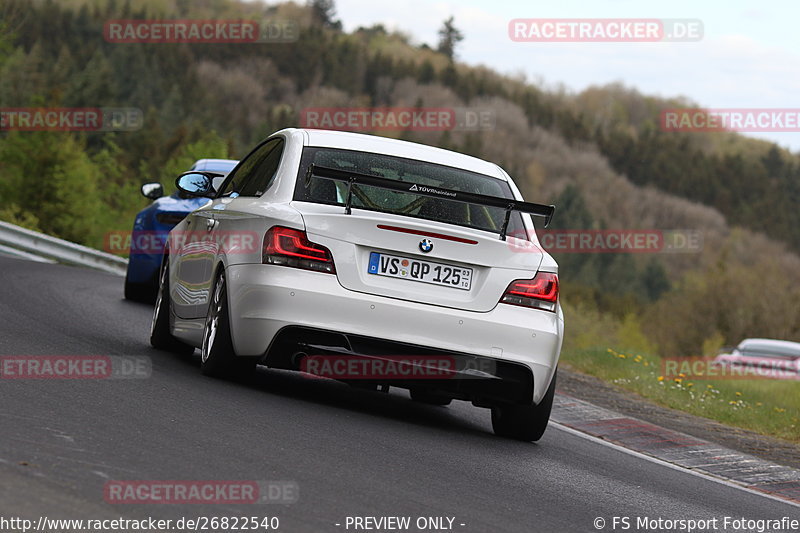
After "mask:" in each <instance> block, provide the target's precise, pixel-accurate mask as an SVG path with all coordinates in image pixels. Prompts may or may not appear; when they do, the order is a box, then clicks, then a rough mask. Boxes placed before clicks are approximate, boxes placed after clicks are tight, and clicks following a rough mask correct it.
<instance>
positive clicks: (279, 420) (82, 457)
mask: <svg viewBox="0 0 800 533" xmlns="http://www.w3.org/2000/svg"><path fill="white" fill-rule="evenodd" d="M0 287H1V288H0V355H6V356H9V355H12V356H16V355H37V356H39V355H112V356H132V355H135V356H148V357H150V358H151V361H152V376H151V377H150V378H147V379H131V380H53V379H49V380H48V379H41V380H30V379H16V380H14V379H0V515H2V516H5V517H8V516H25V517H32V518H34V519H35V518H37V517H39V516H41V515H44V516H47V517H49V518H83V519H89V518H92V519H95V518H107V517H119V516H123V517H147V516H153V517H156V518H176V517H181V516H191V517H197V516H236V515H246V516H257V517H264V516H276V517H278V518H279V520H280V528H279V531H284V532H305V531H322V532H324V531H354V529H353V527H352V526H350V528H349V529H346V526H345V525H346V519H347V517H348V516H351V517H353V516H359V517H365V516H374V517H380V516H409V517H411V519H412V522H411V523H412V525H413V524H414V523H415V520H416V519H417V518H418V517H450V518H454V522H453V526H452V527H453V530H455V531H464V532H494V531H547V532H562V531H563V532H571V531H581V532H585V531H594V530H595V527H594V520H595V519H596V518H597V517H603V518H604V519H605V520H606V525H605V528H604V530H606V531H611V530H612V523H611V520H612V517H613V516H615V515H616V516H628V517H631V519H632V520H634V521H635V519H636V517H650V518H658V517H662V518H669V519H688V518H696V519H710V518H714V517H717V518H718V519H720V520H721V519H722V518H723V517H725V516H732V517H737V518H739V517H743V516H744V517H747V518H753V519H758V518H766V519H778V518H780V517H783V516H789V517H793V518H798V517H800V509H798V507H797V506H793V505H790V504H788V503H782V502H779V501H776V500H774V499H770V498H767V497H764V496H760V495H758V494H753V493H750V492H746V491H743V490H739V489H737V488H735V487H731V486H729V485H725V484H721V483H717V482H714V481H711V480H708V479H705V478H702V477H698V476H695V475H691V474H688V473H686V472H683V471H681V470H677V469H674V468H670V467H667V466H664V465H662V464H659V463H656V462H653V461H646V460H643V459H641V458H638V457H635V456H632V455H629V454H626V453H623V452H621V451H619V450H617V449H614V448H612V447H609V446H603V445H600V444H598V443H595V442H593V441H591V440H588V439H585V438H582V437H580V436H577V435H575V434H572V433H568V432H566V431H564V430H561V429H559V428H558V427H553V426H551V427H550V428H549V429H548V432H547V433H546V435H545V437H544V438H543V439H542V440H541V441H540V442H539V443H536V444H526V443H521V442H515V441H510V440H504V439H500V438H497V437H495V436H494V435H493V434H492V431H491V422H490V417H489V412H488V411H487V410H483V409H477V408H474V407H472V406H471V405H468V404H466V403H464V402H454V403H453V404H452V405H451V406H450V407H446V408H442V407H432V406H427V405H420V404H417V403H415V402H412V401H410V400H409V398H408V395H407V393H406V392H405V391H400V390H398V391H397V392H395V391H394V390H393V391H392V392H390V393H389V394H380V393H372V392H367V391H361V390H358V389H354V388H351V387H348V386H346V385H343V384H340V383H337V382H330V381H326V380H317V379H309V378H306V377H303V376H301V375H297V374H292V373H285V372H275V371H269V370H267V369H264V368H260V369H259V371H258V373H257V374H256V375H255V376H254V377H253V379H252V380H249V381H247V382H228V381H220V380H215V379H211V378H207V377H204V376H202V375H201V374H200V372H199V369H198V360H197V357H198V356H197V355H195V357H194V358H190V359H187V358H181V357H179V356H175V355H172V354H169V353H165V352H160V351H156V350H153V349H152V348H151V347H150V345H149V343H148V332H149V325H150V318H151V309H150V307H149V306H146V305H142V304H136V303H130V302H127V301H124V300H123V299H122V279H121V278H118V277H114V276H112V275H107V274H103V273H99V272H95V271H91V270H86V269H81V268H75V267H68V266H63V265H52V264H44V263H35V262H28V261H23V260H19V259H12V258H9V257H4V256H0ZM331 312H335V310H331ZM109 480H268V481H269V480H281V481H291V482H294V483H296V484H297V486H298V487H299V500H298V501H297V502H296V503H291V504H271V505H241V504H239V505H230V504H174V505H166V504H132V505H131V504H110V503H107V502H106V501H105V500H104V486H105V484H106V482H108V481H109ZM336 524H340V525H338V526H337V525H336ZM445 524H447V521H445ZM462 524H463V525H462ZM428 530H429V531H430V530H431V529H428ZM440 530H441V529H440ZM617 530H621V529H620V528H619V526H618V528H617ZM632 530H633V531H635V530H636V529H635V528H632ZM409 531H419V530H418V529H417V528H416V526H414V527H412V528H411V529H410V530H409Z"/></svg>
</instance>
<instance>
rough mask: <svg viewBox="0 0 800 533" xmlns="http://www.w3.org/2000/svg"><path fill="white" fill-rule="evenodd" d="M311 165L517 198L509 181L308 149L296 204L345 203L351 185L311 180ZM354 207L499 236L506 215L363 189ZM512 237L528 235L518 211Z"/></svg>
mask: <svg viewBox="0 0 800 533" xmlns="http://www.w3.org/2000/svg"><path fill="white" fill-rule="evenodd" d="M311 164H313V165H315V166H321V167H328V168H335V169H337V170H344V171H348V170H349V171H353V172H359V173H362V174H369V175H372V176H377V177H381V178H387V179H392V180H397V181H401V182H407V183H416V184H419V185H425V186H428V187H435V188H439V189H451V190H455V191H462V192H470V193H475V194H483V195H486V196H495V197H499V198H509V199H513V198H514V195H513V193H512V191H511V187H510V186H509V185H508V183H507V182H505V181H503V180H501V179H497V178H493V177H491V176H486V175H484V174H479V173H476V172H470V171H467V170H463V169H459V168H454V167H448V166H445V165H438V164H435V163H428V162H424V161H417V160H414V159H406V158H401V157H395V156H389V155H383V154H375V153H371V152H359V151H355V150H342V149H336V148H322V147H306V148H305V149H304V150H303V157H302V160H301V163H300V171H299V174H298V177H297V186H296V188H295V194H294V199H295V200H299V201H304V202H314V203H320V204H330V205H342V206H343V205H344V203H345V199H346V198H347V184H346V183H343V182H341V181H334V180H330V179H327V178H321V177H318V176H314V177H312V178H311V179H310V180H307V179H306V171H307V170H308V167H309V165H311ZM351 205H352V207H354V208H360V209H367V210H372V211H380V212H384V213H393V214H398V215H404V216H409V217H415V218H422V219H426V220H435V221H437V222H446V223H449V224H456V225H459V226H466V227H469V228H475V229H480V230H485V231H491V232H497V233H499V232H500V229H501V227H502V225H503V219H504V217H505V210H503V209H501V208H499V207H487V206H483V205H476V204H466V203H462V202H456V201H453V200H445V199H440V198H431V197H428V196H420V195H417V194H414V193H411V192H398V191H390V190H386V189H382V188H379V187H373V186H368V185H361V184H355V185H354V186H353V195H352V200H351ZM508 233H509V234H510V235H515V236H519V237H520V238H524V236H525V230H524V226H523V224H522V217H521V216H520V214H519V213H517V212H514V213H512V216H511V220H510V222H509V227H508Z"/></svg>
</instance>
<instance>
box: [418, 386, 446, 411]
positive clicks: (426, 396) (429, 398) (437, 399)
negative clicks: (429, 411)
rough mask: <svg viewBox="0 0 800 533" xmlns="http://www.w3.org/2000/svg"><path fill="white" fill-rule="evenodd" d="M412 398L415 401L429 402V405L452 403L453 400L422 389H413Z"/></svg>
mask: <svg viewBox="0 0 800 533" xmlns="http://www.w3.org/2000/svg"><path fill="white" fill-rule="evenodd" d="M411 399H412V400H414V401H415V402H420V403H427V404H428V405H441V406H443V407H444V406H445V405H450V402H452V401H453V399H452V398H448V397H447V396H440V395H438V394H436V393H433V392H429V391H426V390H422V389H411Z"/></svg>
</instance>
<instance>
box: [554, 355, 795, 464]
mask: <svg viewBox="0 0 800 533" xmlns="http://www.w3.org/2000/svg"><path fill="white" fill-rule="evenodd" d="M557 391H558V392H563V393H564V394H568V395H570V396H573V397H575V398H578V399H579V400H584V401H587V402H590V403H593V404H595V405H598V406H600V407H605V408H606V409H612V410H614V411H617V412H619V413H622V414H624V415H626V416H631V417H635V418H638V419H640V420H644V421H647V422H650V423H652V424H656V425H658V426H661V427H665V428H668V429H671V430H674V431H680V432H683V433H686V434H689V435H692V436H694V437H697V438H699V439H704V440H707V441H709V442H713V443H716V444H719V445H721V446H725V447H727V448H731V449H733V450H737V451H739V452H742V453H748V454H750V455H754V456H756V457H760V458H762V459H766V460H768V461H772V462H774V463H778V464H782V465H786V466H791V467H793V468H800V445H798V444H794V443H791V442H788V441H785V440H781V439H776V438H774V437H768V436H765V435H759V434H758V433H754V432H752V431H748V430H746V429H739V428H735V427H731V426H726V425H724V424H720V423H719V422H715V421H713V420H710V419H708V418H703V417H700V416H695V415H691V414H689V413H684V412H683V411H677V410H675V409H670V408H668V407H661V406H660V405H656V404H655V403H653V402H652V401H650V400H648V399H646V398H643V397H641V396H639V395H638V394H636V393H634V392H629V391H626V390H623V389H621V388H619V387H616V386H614V385H610V384H608V383H606V382H605V381H602V380H600V379H598V378H596V377H593V376H589V375H586V374H582V373H580V372H577V371H575V370H573V369H569V368H565V365H561V366H560V367H559V370H558V388H557Z"/></svg>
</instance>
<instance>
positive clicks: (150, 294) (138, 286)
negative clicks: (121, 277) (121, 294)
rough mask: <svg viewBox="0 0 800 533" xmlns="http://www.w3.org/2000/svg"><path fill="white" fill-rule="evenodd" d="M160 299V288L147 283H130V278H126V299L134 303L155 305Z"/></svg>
mask: <svg viewBox="0 0 800 533" xmlns="http://www.w3.org/2000/svg"><path fill="white" fill-rule="evenodd" d="M156 298H158V288H157V287H156V288H153V286H151V285H148V284H146V283H134V282H131V281H128V276H127V275H126V276H125V299H126V300H130V301H132V302H141V303H145V304H154V303H155V302H156Z"/></svg>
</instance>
